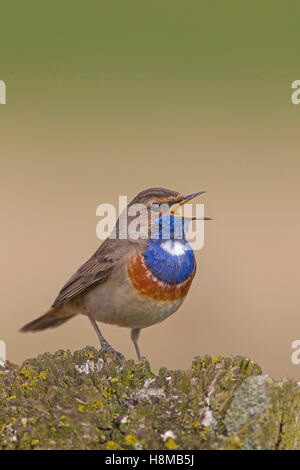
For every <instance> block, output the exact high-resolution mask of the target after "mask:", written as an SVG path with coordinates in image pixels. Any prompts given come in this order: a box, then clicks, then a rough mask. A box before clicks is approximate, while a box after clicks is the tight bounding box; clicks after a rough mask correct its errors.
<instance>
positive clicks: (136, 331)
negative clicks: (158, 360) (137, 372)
mask: <svg viewBox="0 0 300 470" xmlns="http://www.w3.org/2000/svg"><path fill="white" fill-rule="evenodd" d="M140 332H141V329H140V328H132V330H131V334H130V337H131V339H132V341H133V344H134V347H135V350H136V353H137V357H138V360H139V361H141V359H142V358H141V353H140V350H139V345H138V339H139V336H140Z"/></svg>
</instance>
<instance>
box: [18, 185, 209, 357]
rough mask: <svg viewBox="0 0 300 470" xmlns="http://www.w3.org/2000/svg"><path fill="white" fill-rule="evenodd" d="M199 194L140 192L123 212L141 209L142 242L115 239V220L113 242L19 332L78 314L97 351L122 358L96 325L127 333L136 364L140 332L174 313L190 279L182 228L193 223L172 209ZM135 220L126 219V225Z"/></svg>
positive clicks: (190, 257)
mask: <svg viewBox="0 0 300 470" xmlns="http://www.w3.org/2000/svg"><path fill="white" fill-rule="evenodd" d="M203 192H205V191H200V192H198V193H195V194H191V195H188V196H183V195H182V194H180V193H178V192H176V191H171V190H168V189H163V188H151V189H147V190H145V191H142V192H140V193H139V194H138V195H137V196H136V197H135V198H134V199H133V200H132V201H131V203H130V204H129V205H128V207H127V210H128V209H129V208H130V207H131V206H133V205H134V204H143V205H144V206H146V217H144V218H140V219H139V223H140V224H141V225H143V226H144V227H146V232H147V234H148V236H147V238H146V239H145V238H138V239H136V238H132V237H130V236H129V235H128V238H127V239H124V238H123V237H122V238H121V237H119V232H120V227H119V220H118V221H117V224H116V227H115V228H116V230H115V233H116V238H114V239H113V238H107V239H106V240H105V241H104V242H103V243H102V245H101V246H100V247H99V248H98V250H97V251H96V252H95V253H94V254H93V255H92V257H91V258H90V259H89V260H88V261H87V262H86V263H84V264H83V265H82V266H81V267H80V268H79V269H78V271H76V273H75V274H73V276H72V277H71V278H70V279H69V281H68V282H67V283H66V284H65V285H64V286H63V288H62V289H61V291H60V292H59V294H58V296H57V298H56V299H55V301H54V303H53V305H52V306H51V308H50V309H49V310H48V311H47V312H46V313H45V314H44V315H42V316H41V317H39V318H37V319H36V320H33V321H32V322H30V323H28V324H26V325H25V326H23V328H22V329H21V331H38V330H44V329H45V328H52V327H56V326H59V325H61V324H63V323H65V322H66V321H68V320H70V319H71V318H73V317H74V316H75V315H77V314H83V315H87V317H88V318H89V320H90V321H91V323H92V325H93V327H94V328H95V330H96V333H97V335H98V337H99V340H100V343H101V346H102V349H103V350H104V351H110V352H112V353H113V354H114V355H115V356H116V357H118V358H121V357H123V356H122V354H120V353H119V352H117V351H115V350H114V349H113V348H112V347H111V346H110V345H109V344H108V342H107V341H106V340H105V338H104V337H103V336H102V333H101V331H100V329H99V328H98V326H97V323H96V322H97V321H99V322H103V323H110V324H113V325H118V326H123V327H127V328H131V339H132V341H133V343H134V346H135V349H136V352H137V356H138V358H139V360H140V359H141V355H140V351H139V347H138V337H139V334H140V330H141V329H142V328H146V327H148V326H151V325H154V324H155V323H158V322H161V321H162V320H164V319H166V318H167V317H169V316H170V315H171V314H172V313H174V312H176V310H178V308H179V307H180V305H181V304H182V302H183V301H184V299H185V297H186V295H187V293H188V291H189V288H190V286H191V283H192V280H193V278H194V276H195V272H196V261H195V257H194V253H193V250H192V249H191V246H190V245H189V243H188V242H187V240H186V238H185V230H186V223H187V222H188V221H189V220H191V219H193V218H189V220H187V219H186V218H185V217H183V215H182V214H180V215H179V214H178V215H176V208H177V207H178V206H179V207H180V206H182V205H183V204H185V203H186V202H188V201H190V200H191V199H193V198H194V197H195V196H198V195H199V194H202V193H203ZM158 206H159V210H157V207H158ZM162 208H163V209H162ZM166 208H167V209H166ZM154 209H155V211H154ZM127 213H128V212H127ZM153 214H154V216H153ZM137 216H138V215H137ZM137 216H127V222H128V224H129V223H130V222H131V221H132V220H133V219H135V217H137ZM203 219H205V220H206V219H208V218H207V217H205V218H203ZM166 221H167V222H168V227H169V231H168V235H167V236H166V234H165V231H164V230H163V227H164V224H165V222H166Z"/></svg>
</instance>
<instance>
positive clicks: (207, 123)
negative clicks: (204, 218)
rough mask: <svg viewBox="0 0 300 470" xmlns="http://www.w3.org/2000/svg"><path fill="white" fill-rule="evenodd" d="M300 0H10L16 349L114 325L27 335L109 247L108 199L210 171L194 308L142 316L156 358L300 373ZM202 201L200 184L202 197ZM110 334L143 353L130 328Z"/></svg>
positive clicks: (7, 134)
mask: <svg viewBox="0 0 300 470" xmlns="http://www.w3.org/2000/svg"><path fill="white" fill-rule="evenodd" d="M299 15H300V4H299V2H296V1H287V2H274V1H266V0H262V1H260V2H258V1H252V2H242V1H227V2H223V1H221V0H218V1H211V2H204V1H199V0H198V1H191V0H189V1H187V2H182V1H176V0H173V1H170V0H167V1H164V0H162V1H160V2H158V1H152V2H151V3H149V2H145V1H126V2H124V1H120V0H116V1H113V2H112V1H110V2H108V1H91V0H87V1H86V2H84V3H83V2H71V1H60V2H58V1H52V2H41V1H39V2H38V1H32V0H29V1H26V2H11V1H10V2H9V1H5V0H2V1H1V17H0V79H1V80H4V81H5V82H6V86H7V104H6V105H0V155H1V185H0V191H1V199H0V209H1V235H2V237H1V239H2V243H1V261H2V262H1V267H2V269H1V273H0V283H1V287H2V289H1V293H2V295H1V301H2V302H1V315H0V339H2V340H5V341H6V344H7V355H8V358H9V359H10V360H11V361H15V362H18V363H21V362H22V361H23V360H24V359H25V358H28V357H30V356H33V355H36V354H38V353H40V352H44V351H48V350H50V351H55V350H56V349H59V348H65V349H66V348H70V349H71V350H74V349H78V348H81V347H83V346H85V345H86V344H91V345H97V338H96V335H95V334H94V332H93V331H92V328H91V326H90V325H89V323H88V322H87V321H86V319H85V318H83V317H82V318H81V317H77V318H75V319H74V320H72V321H71V322H70V323H66V325H64V326H62V327H60V328H58V329H56V330H48V331H45V332H43V333H40V334H35V335H33V334H32V335H31V334H28V335H22V334H21V333H19V332H18V329H19V328H20V326H22V325H23V324H24V323H25V322H27V321H29V320H31V319H33V318H34V317H35V316H37V315H40V314H41V313H43V312H44V311H46V310H47V308H48V307H49V305H50V304H51V303H52V302H53V300H54V298H55V296H56V294H57V292H58V290H59V289H60V288H61V286H62V285H63V284H64V282H65V281H66V280H67V279H68V278H69V276H70V275H71V274H72V273H73V272H74V271H75V270H76V269H77V268H78V267H79V265H80V264H81V263H83V262H84V261H85V260H86V259H87V257H88V256H89V255H90V254H91V253H93V251H94V250H95V249H96V247H97V246H98V244H99V240H97V238H96V232H95V229H96V223H97V218H96V207H97V206H98V204H100V203H101V202H112V203H117V201H118V195H119V194H124V195H125V194H126V195H128V198H131V197H133V196H134V195H135V194H136V193H137V192H138V191H140V190H142V189H145V188H147V187H151V186H163V187H167V188H170V189H175V190H177V191H180V192H182V193H191V192H194V191H199V190H203V189H206V190H208V193H207V195H206V196H205V199H204V201H205V210H206V215H209V216H212V217H213V218H214V219H215V220H214V221H213V222H211V223H209V224H207V225H206V231H205V237H206V239H205V246H204V249H203V250H201V251H200V252H198V253H197V261H198V272H197V276H196V278H195V280H194V283H193V286H192V289H191V291H190V294H189V296H188V298H187V300H186V302H185V303H184V304H183V306H182V307H181V309H180V310H179V311H178V312H177V313H176V314H175V315H174V316H173V317H171V318H170V319H169V320H167V321H165V322H163V323H162V324H160V325H157V326H154V327H152V328H149V329H147V330H144V331H143V332H142V337H141V350H142V353H143V354H144V355H145V356H146V357H147V358H148V359H149V360H150V361H151V364H152V366H153V368H154V369H155V370H157V369H158V368H159V367H160V366H168V367H171V368H184V367H189V366H190V363H191V359H192V357H193V356H194V355H197V354H204V353H208V354H211V355H213V356H215V355H237V354H239V355H245V356H248V357H250V358H252V359H254V360H255V361H257V362H259V363H260V365H261V366H262V367H263V369H264V371H265V372H266V373H268V374H270V375H272V376H273V377H275V378H277V377H280V376H283V375H285V374H288V375H290V376H294V377H296V378H299V375H300V365H299V366H295V365H293V364H292V363H291V354H292V349H291V343H292V341H293V340H295V339H300V318H299V310H300V309H299V307H300V300H299V284H300V283H299V281H300V276H299V271H300V266H299V265H300V253H299V239H300V221H299V209H300V207H299V206H300V197H299V196H300V188H299V169H300V159H299V122H300V105H299V106H295V105H293V104H292V103H291V93H292V90H291V83H292V82H293V81H294V80H297V79H300V62H299V45H300V37H299ZM199 202H200V201H199ZM103 332H104V334H105V336H106V337H107V339H108V340H109V341H110V342H111V343H112V344H113V345H114V346H115V347H116V348H117V349H119V350H121V351H122V352H123V353H124V354H126V356H128V357H135V355H134V350H133V346H132V344H131V342H130V340H129V334H128V332H127V331H126V330H123V329H120V328H117V327H113V326H104V327H103Z"/></svg>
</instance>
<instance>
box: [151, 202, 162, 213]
mask: <svg viewBox="0 0 300 470" xmlns="http://www.w3.org/2000/svg"><path fill="white" fill-rule="evenodd" d="M150 208H151V211H152V212H156V213H157V212H159V211H160V205H159V204H151V206H150Z"/></svg>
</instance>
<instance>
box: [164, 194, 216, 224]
mask: <svg viewBox="0 0 300 470" xmlns="http://www.w3.org/2000/svg"><path fill="white" fill-rule="evenodd" d="M204 193H206V191H199V192H198V193H194V194H189V195H188V196H184V197H183V199H182V200H181V201H180V202H178V203H177V204H174V205H173V206H172V207H171V209H170V214H172V215H175V216H176V217H182V218H184V219H190V220H212V219H211V218H210V217H190V216H186V215H184V213H183V211H182V209H181V208H182V206H183V205H184V204H186V203H187V202H189V201H191V200H192V199H194V198H195V197H197V196H200V194H204Z"/></svg>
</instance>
